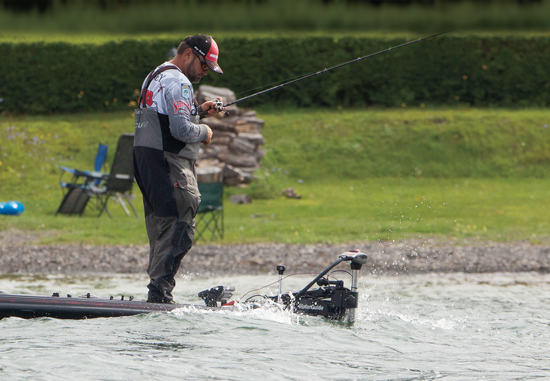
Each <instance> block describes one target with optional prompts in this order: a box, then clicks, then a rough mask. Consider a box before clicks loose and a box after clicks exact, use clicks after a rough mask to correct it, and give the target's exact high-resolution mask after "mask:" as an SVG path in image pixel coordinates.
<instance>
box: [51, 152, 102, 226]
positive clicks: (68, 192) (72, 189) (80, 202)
mask: <svg viewBox="0 0 550 381" xmlns="http://www.w3.org/2000/svg"><path fill="white" fill-rule="evenodd" d="M107 148H108V146H107V145H105V144H101V143H100V144H99V146H98V148H97V154H96V157H95V161H94V171H93V172H89V171H81V170H78V169H74V168H69V167H61V170H62V172H61V176H60V177H59V186H61V192H62V193H63V199H62V200H61V204H60V205H59V208H58V209H57V212H56V213H55V214H56V215H57V214H68V215H72V214H78V215H80V216H81V215H82V213H84V209H86V205H87V204H88V201H89V199H90V195H89V193H88V191H87V189H88V187H89V185H90V183H91V182H92V183H95V184H96V185H97V184H99V182H100V181H101V173H100V171H101V168H102V167H103V163H105V159H106V158H107ZM66 173H70V174H71V175H72V178H71V180H70V182H65V181H63V176H64V175H65V174H66ZM91 176H95V177H91Z"/></svg>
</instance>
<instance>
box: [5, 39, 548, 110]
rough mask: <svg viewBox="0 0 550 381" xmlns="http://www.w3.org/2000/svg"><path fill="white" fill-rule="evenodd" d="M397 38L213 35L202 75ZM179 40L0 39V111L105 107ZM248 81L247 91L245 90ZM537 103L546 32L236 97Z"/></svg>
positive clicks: (322, 59) (308, 67) (424, 53)
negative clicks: (212, 66) (215, 59)
mask: <svg viewBox="0 0 550 381" xmlns="http://www.w3.org/2000/svg"><path fill="white" fill-rule="evenodd" d="M403 42H405V39H398V38H395V39H388V40H385V39H382V38H378V39H377V38H358V37H346V38H340V39H338V40H336V39H332V38H327V37H307V38H302V39H299V38H289V37H285V38H257V39H247V38H222V39H219V41H218V43H219V45H220V50H221V54H220V64H221V66H222V68H223V69H224V72H225V74H224V75H222V76H218V75H213V74H211V75H209V76H207V77H206V78H204V79H203V82H202V83H205V84H209V85H213V86H223V87H229V88H231V89H232V90H234V91H235V92H237V93H238V97H242V96H246V95H249V94H251V93H253V92H254V91H258V90H259V89H258V87H259V86H263V85H266V84H273V83H277V82H279V81H285V80H288V79H290V78H293V77H296V76H298V75H303V74H306V73H310V72H315V71H318V70H322V69H324V68H326V67H330V66H333V65H336V64H339V63H342V62H345V61H349V60H351V59H355V58H357V57H360V56H364V55H367V54H370V53H373V52H376V51H379V50H382V49H386V48H388V47H390V46H396V45H399V44H401V43H403ZM178 43H179V41H177V40H168V39H159V40H144V41H133V40H128V41H123V42H116V43H115V42H110V43H105V44H101V45H93V44H80V45H78V44H67V43H1V44H0V57H2V60H1V63H0V78H1V82H0V98H2V99H3V101H2V102H0V111H2V112H4V114H5V113H15V114H24V113H29V114H38V113H55V112H76V111H91V110H110V109H120V108H124V107H128V106H129V104H130V102H131V101H135V94H134V93H135V90H136V89H139V88H140V86H141V83H142V81H143V79H144V78H145V76H146V75H147V73H148V72H149V71H150V70H152V69H153V68H154V67H155V66H156V65H158V64H160V63H162V62H163V61H164V60H165V59H166V54H167V52H168V50H169V49H170V48H171V47H173V46H177V45H178ZM250 89H256V90H254V91H247V90H250ZM264 103H270V104H275V105H277V106H285V105H297V106H302V107H303V106H305V107H307V106H326V107H337V106H344V107H348V106H365V105H377V106H389V107H394V106H403V105H406V106H422V105H426V106H452V105H457V104H465V105H472V106H494V107H544V106H548V105H550V37H548V36H532V37H505V38H498V37H477V36H453V35H445V36H440V37H436V38H434V39H431V40H427V41H423V42H420V43H418V44H413V45H410V46H406V47H404V48H401V49H398V50H395V51H391V52H389V53H386V54H383V55H380V56H376V57H373V58H371V59H368V60H365V61H360V62H358V63H354V64H351V65H348V66H345V67H342V68H339V69H336V70H334V71H331V72H328V73H325V74H322V75H319V76H316V77H313V78H311V79H308V80H305V81H302V82H299V83H296V84H293V85H290V86H288V87H285V88H283V89H280V90H276V91H273V92H271V93H268V94H264V95H261V96H258V97H255V98H252V99H250V100H247V101H244V102H242V103H240V104H239V105H240V106H242V107H252V106H255V105H258V104H264Z"/></svg>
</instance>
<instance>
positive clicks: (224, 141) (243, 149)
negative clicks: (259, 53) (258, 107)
mask: <svg viewBox="0 0 550 381" xmlns="http://www.w3.org/2000/svg"><path fill="white" fill-rule="evenodd" d="M196 97H197V101H198V102H199V104H202V103H203V102H205V101H208V100H212V99H214V98H217V97H221V98H222V100H223V103H224V104H227V103H229V102H232V101H234V100H235V99H236V97H235V93H234V92H233V91H231V90H229V89H227V88H220V87H212V86H207V85H201V86H199V89H198V91H197V94H196ZM201 123H204V124H207V125H208V126H209V127H210V128H211V129H212V132H213V137H212V142H211V143H210V144H209V145H207V146H203V147H202V148H201V151H200V153H199V159H198V161H197V167H198V168H205V167H217V168H221V169H222V173H223V181H224V183H225V184H227V185H232V186H239V185H241V184H247V183H249V182H250V180H251V179H252V178H253V176H254V172H255V171H256V170H257V169H258V168H259V167H260V163H261V160H262V158H263V157H264V156H265V150H263V149H261V148H260V147H261V146H262V145H263V144H265V139H264V137H263V136H262V132H261V130H262V128H263V126H264V124H265V122H264V121H263V120H262V119H259V118H258V117H257V115H256V111H254V110H244V109H241V108H239V107H237V106H236V105H232V106H229V107H228V108H227V114H226V115H224V114H223V113H219V114H218V115H216V116H213V117H210V118H205V119H202V120H201Z"/></svg>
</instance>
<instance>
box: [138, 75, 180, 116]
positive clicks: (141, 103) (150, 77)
mask: <svg viewBox="0 0 550 381" xmlns="http://www.w3.org/2000/svg"><path fill="white" fill-rule="evenodd" d="M172 69H176V70H178V71H179V72H181V70H180V69H179V67H177V66H176V65H166V66H163V67H161V68H160V69H158V70H155V71H152V72H151V73H149V75H148V76H147V83H146V84H145V86H144V87H143V89H142V90H141V95H140V96H139V108H143V107H145V98H146V97H145V95H146V94H147V89H148V88H149V85H150V84H151V82H153V79H155V77H156V76H157V75H159V74H160V73H162V72H163V71H166V70H172Z"/></svg>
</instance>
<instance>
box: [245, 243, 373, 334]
mask: <svg viewBox="0 0 550 381" xmlns="http://www.w3.org/2000/svg"><path fill="white" fill-rule="evenodd" d="M342 262H349V263H350V267H351V274H350V275H351V287H350V288H346V287H344V281H343V280H330V279H328V278H325V275H327V273H328V272H329V271H331V270H332V269H333V268H334V267H336V266H337V265H339V264H340V263H342ZM366 262H367V255H366V254H364V253H361V252H360V251H359V250H350V251H347V252H345V253H343V254H341V255H340V256H339V257H338V260H336V261H335V262H334V263H333V264H331V265H330V266H329V267H327V268H326V269H325V270H323V271H322V272H321V273H320V274H319V275H318V276H317V277H315V279H313V280H312V281H311V282H310V283H309V284H308V285H307V286H305V287H304V288H303V289H302V290H300V291H298V292H289V293H286V294H283V293H282V290H281V288H282V279H283V278H282V275H283V273H284V271H285V270H286V268H285V266H282V265H279V266H277V271H278V273H279V281H278V283H279V292H278V294H277V295H275V296H267V295H254V296H251V297H249V298H248V299H247V300H245V301H244V303H243V304H244V305H246V304H250V303H252V304H253V307H254V306H257V303H258V302H259V300H258V299H257V298H258V297H259V298H260V300H269V301H271V302H274V303H277V304H279V305H282V306H283V308H284V309H292V311H293V312H294V313H297V314H303V315H310V316H323V317H325V318H327V319H330V320H347V322H348V323H352V324H353V323H354V322H355V309H356V308H357V306H358V303H359V293H358V292H357V282H358V279H359V270H361V267H362V266H363V265H364V264H365V263H366ZM314 284H317V285H318V286H319V288H318V289H315V290H310V288H311V287H312V286H313V285H314Z"/></svg>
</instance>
